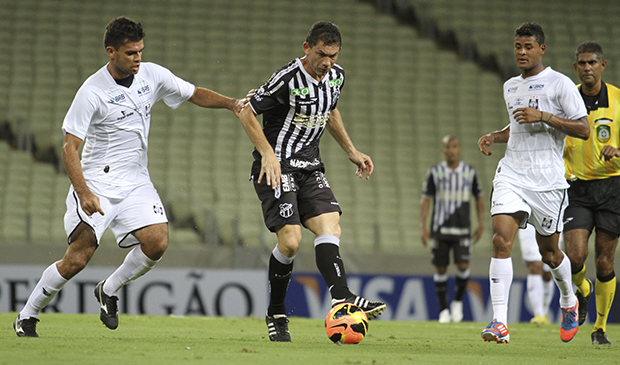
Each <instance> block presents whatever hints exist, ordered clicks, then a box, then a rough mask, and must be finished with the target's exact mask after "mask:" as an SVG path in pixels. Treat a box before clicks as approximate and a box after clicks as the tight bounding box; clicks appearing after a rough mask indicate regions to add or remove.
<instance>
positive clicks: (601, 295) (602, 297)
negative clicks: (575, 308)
mask: <svg viewBox="0 0 620 365" xmlns="http://www.w3.org/2000/svg"><path fill="white" fill-rule="evenodd" d="M594 295H595V297H596V322H595V323H594V328H593V329H592V332H594V331H596V330H597V329H599V328H602V329H603V331H606V330H607V318H608V317H609V310H610V309H611V305H612V304H613V302H614V296H615V295H616V273H615V272H614V271H612V272H611V274H609V275H606V276H603V277H599V276H598V275H597V277H596V286H595V287H594Z"/></svg>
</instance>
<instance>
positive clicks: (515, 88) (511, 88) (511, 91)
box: [508, 86, 519, 94]
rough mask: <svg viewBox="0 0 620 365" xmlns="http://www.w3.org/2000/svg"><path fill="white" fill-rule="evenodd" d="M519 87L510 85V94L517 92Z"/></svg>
mask: <svg viewBox="0 0 620 365" xmlns="http://www.w3.org/2000/svg"><path fill="white" fill-rule="evenodd" d="M518 88H519V87H518V86H515V87H509V88H508V94H512V93H516V92H517V89H518Z"/></svg>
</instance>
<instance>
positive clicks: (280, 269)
mask: <svg viewBox="0 0 620 365" xmlns="http://www.w3.org/2000/svg"><path fill="white" fill-rule="evenodd" d="M292 272H293V263H292V262H291V263H290V264H288V265H287V264H283V263H281V262H280V261H278V260H277V259H276V258H275V257H274V256H273V254H272V255H271V258H270V259H269V308H268V309H267V315H268V316H273V315H274V314H286V307H285V305H284V300H285V299H286V291H287V289H288V283H289V282H290V281H291V273H292Z"/></svg>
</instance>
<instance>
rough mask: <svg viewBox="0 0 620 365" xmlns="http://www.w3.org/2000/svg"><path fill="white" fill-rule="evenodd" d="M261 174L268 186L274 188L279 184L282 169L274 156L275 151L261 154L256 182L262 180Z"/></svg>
mask: <svg viewBox="0 0 620 365" xmlns="http://www.w3.org/2000/svg"><path fill="white" fill-rule="evenodd" d="M263 176H264V177H265V180H266V182H267V185H268V186H271V188H272V189H273V190H275V189H276V188H277V187H278V186H280V180H281V179H282V170H281V167H280V161H278V158H277V157H276V155H275V153H273V152H271V153H267V154H265V155H263V157H262V159H261V167H260V173H259V175H258V183H259V184H260V183H261V181H262V180H263Z"/></svg>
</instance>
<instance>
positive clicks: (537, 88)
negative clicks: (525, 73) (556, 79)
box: [528, 84, 545, 91]
mask: <svg viewBox="0 0 620 365" xmlns="http://www.w3.org/2000/svg"><path fill="white" fill-rule="evenodd" d="M544 88H545V84H534V85H530V87H529V89H528V90H530V91H532V90H542V89H544Z"/></svg>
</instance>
